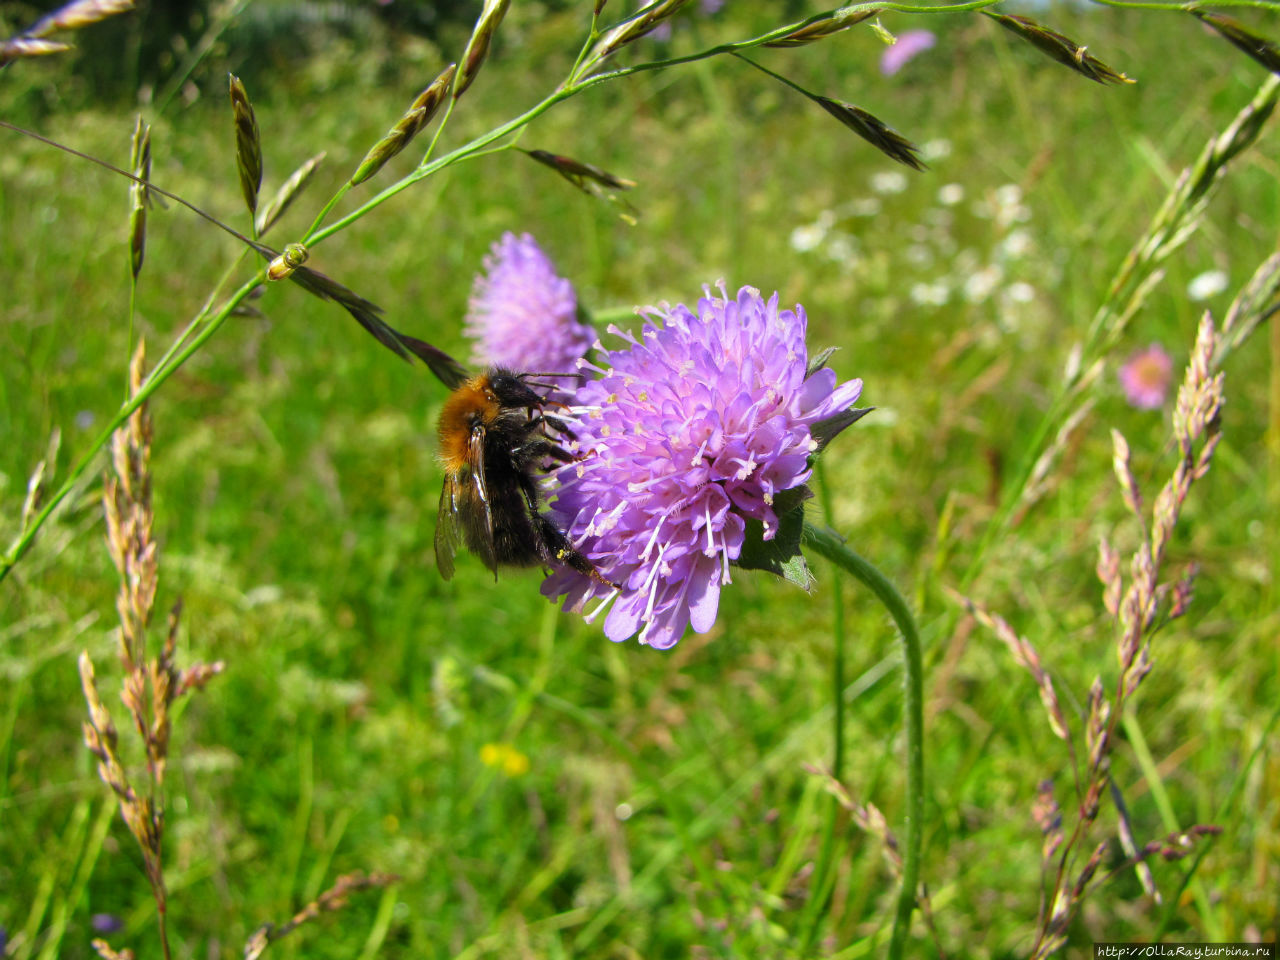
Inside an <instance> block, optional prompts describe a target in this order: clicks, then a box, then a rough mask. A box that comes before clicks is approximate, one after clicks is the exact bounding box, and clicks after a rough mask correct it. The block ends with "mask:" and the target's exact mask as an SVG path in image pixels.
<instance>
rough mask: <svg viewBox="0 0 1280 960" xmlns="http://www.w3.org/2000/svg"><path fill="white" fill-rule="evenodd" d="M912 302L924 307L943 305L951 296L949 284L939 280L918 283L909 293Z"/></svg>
mask: <svg viewBox="0 0 1280 960" xmlns="http://www.w3.org/2000/svg"><path fill="white" fill-rule="evenodd" d="M907 295H908V296H909V297H910V298H911V302H912V303H915V304H918V305H920V306H922V307H941V306H943V305H944V304H945V303H946V302H947V300H948V299H949V298H950V296H951V294H950V291H948V290H947V285H946V283H944V282H943V281H941V280H939V281H937V282H935V283H916V284H913V285H912V287H911V290H910V291H909V293H908V294H907Z"/></svg>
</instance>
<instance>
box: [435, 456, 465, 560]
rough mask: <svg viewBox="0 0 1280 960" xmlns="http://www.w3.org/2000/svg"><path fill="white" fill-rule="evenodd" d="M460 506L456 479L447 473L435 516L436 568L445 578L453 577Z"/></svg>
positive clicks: (459, 530) (458, 538)
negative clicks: (437, 513)
mask: <svg viewBox="0 0 1280 960" xmlns="http://www.w3.org/2000/svg"><path fill="white" fill-rule="evenodd" d="M461 508H462V497H461V491H460V490H459V488H458V479H457V477H455V476H454V475H453V474H447V475H446V476H445V478H444V488H443V489H442V490H441V491H440V515H439V516H438V517H436V568H437V569H438V570H439V571H440V576H441V577H443V578H444V579H445V580H449V579H452V577H453V558H454V557H455V556H457V554H458V544H460V543H461V542H462V527H461V526H460V524H459V521H458V511H459V510H460V509H461Z"/></svg>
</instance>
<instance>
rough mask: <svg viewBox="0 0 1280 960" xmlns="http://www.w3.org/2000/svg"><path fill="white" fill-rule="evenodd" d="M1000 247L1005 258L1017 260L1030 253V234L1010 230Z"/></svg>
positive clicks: (1024, 231) (1023, 231)
mask: <svg viewBox="0 0 1280 960" xmlns="http://www.w3.org/2000/svg"><path fill="white" fill-rule="evenodd" d="M1000 246H1001V249H1002V250H1003V252H1004V255H1005V256H1006V257H1009V258H1010V259H1012V260H1017V259H1018V258H1019V257H1023V256H1026V255H1027V254H1028V253H1030V252H1031V234H1030V233H1029V232H1028V231H1026V230H1010V231H1009V235H1008V236H1007V237H1005V238H1004V242H1003V243H1002V244H1001V245H1000Z"/></svg>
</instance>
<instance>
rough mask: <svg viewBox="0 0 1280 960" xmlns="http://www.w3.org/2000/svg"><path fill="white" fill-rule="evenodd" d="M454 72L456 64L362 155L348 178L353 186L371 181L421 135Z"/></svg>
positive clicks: (419, 96) (442, 97)
mask: <svg viewBox="0 0 1280 960" xmlns="http://www.w3.org/2000/svg"><path fill="white" fill-rule="evenodd" d="M457 71H458V65H457V64H456V63H451V64H449V66H447V67H445V68H444V70H442V71H441V72H440V76H438V77H436V78H435V80H433V81H432V82H431V85H430V86H428V87H427V89H425V90H423V91H422V92H421V93H420V94H418V96H417V98H416V99H415V100H414V101H413V103H411V104H410V105H409V109H408V110H406V111H405V113H404V116H402V117H401V118H400V119H399V120H398V121H397V122H396V125H395V126H394V127H392V128H391V129H390V130H388V131H387V134H386V136H384V137H383V138H382V139H381V140H379V141H378V142H377V143H375V144H374V145H373V149H371V150H370V151H369V152H368V153H367V154H365V158H364V159H363V160H362V161H360V166H359V167H357V168H356V172H355V173H353V174H352V175H351V185H352V186H355V185H356V184H358V183H364V182H365V181H366V180H368V179H369V178H370V177H372V176H373V175H374V174H375V173H377V172H378V171H379V170H381V169H382V167H383V165H384V164H386V162H387V161H388V160H390V159H391V158H392V157H394V156H395V155H396V154H397V153H399V152H400V151H401V150H403V149H404V148H405V147H407V146H408V145H409V143H410V141H411V140H413V138H414V137H416V136H417V135H418V134H419V133H421V132H422V129H423V128H424V127H425V126H426V125H427V124H428V123H430V122H431V118H432V117H434V116H435V115H436V112H437V111H438V110H439V109H440V105H441V104H442V103H444V100H445V95H446V94H447V93H448V92H449V85H450V84H451V83H453V78H454V75H455V74H456V73H457ZM457 95H458V94H455V96H457Z"/></svg>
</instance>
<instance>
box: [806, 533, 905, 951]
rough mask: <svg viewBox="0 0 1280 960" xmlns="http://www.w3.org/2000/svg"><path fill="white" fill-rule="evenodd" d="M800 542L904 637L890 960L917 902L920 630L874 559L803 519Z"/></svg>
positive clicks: (899, 948)
mask: <svg viewBox="0 0 1280 960" xmlns="http://www.w3.org/2000/svg"><path fill="white" fill-rule="evenodd" d="M804 542H805V544H807V545H808V546H810V547H812V548H813V549H814V550H815V551H816V552H818V553H819V554H821V555H822V556H824V557H826V558H827V559H828V560H830V561H831V562H832V563H834V564H835V565H836V566H838V567H840V568H841V569H842V570H844V571H845V572H846V573H848V574H850V575H851V576H853V577H855V578H856V579H858V580H860V581H862V583H863V584H864V585H865V586H867V587H868V588H869V589H870V590H871V592H872V593H874V594H875V595H876V599H878V600H879V601H880V603H881V604H883V605H884V607H885V609H886V610H888V611H889V615H890V616H891V617H893V620H894V623H896V624H897V626H898V630H899V632H900V633H901V636H902V660H903V669H904V671H905V676H904V687H905V703H904V705H903V712H904V714H905V718H906V738H907V762H906V794H907V797H906V799H907V816H906V828H905V831H904V838H903V840H904V842H903V848H902V890H901V891H900V892H899V894H898V905H897V909H896V911H895V913H894V919H893V936H892V939H891V940H890V942H889V957H890V960H898V958H900V957H902V955H903V950H904V949H905V947H906V940H907V934H908V933H909V932H910V927H911V912H912V910H914V909H915V905H916V888H917V886H918V885H919V882H920V851H921V846H922V839H923V827H924V659H923V657H922V656H921V652H920V633H919V631H918V630H917V629H916V622H915V618H914V617H912V615H911V609H910V607H908V606H907V601H906V600H904V599H903V597H902V594H901V593H899V592H898V590H897V588H896V587H894V585H893V584H892V583H891V582H890V581H889V579H888V578H887V577H886V576H885V575H884V574H883V573H881V572H880V571H879V570H878V569H877V568H876V567H875V566H874V565H873V564H872V563H870V562H869V561H868V560H866V559H864V558H863V557H861V556H859V555H858V554H857V553H855V552H854V551H853V550H851V549H849V547H848V545H847V544H846V543H845V542H844V541H843V540H841V539H840V538H839V537H838V536H837V535H836V534H835V533H833V532H832V531H830V530H822V529H818V528H816V527H813V526H811V525H810V524H807V523H806V524H805V527H804Z"/></svg>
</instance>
